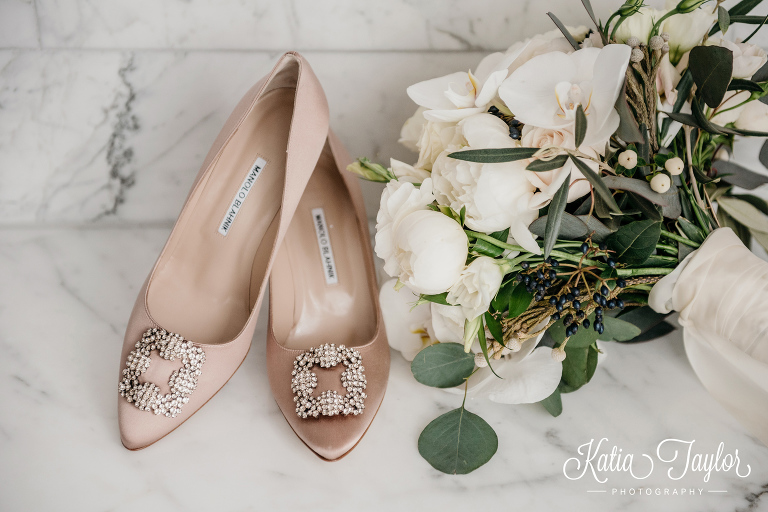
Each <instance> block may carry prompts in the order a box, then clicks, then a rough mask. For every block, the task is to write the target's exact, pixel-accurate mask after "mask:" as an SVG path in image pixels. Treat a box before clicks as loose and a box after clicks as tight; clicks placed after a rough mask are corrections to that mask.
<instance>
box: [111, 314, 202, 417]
mask: <svg viewBox="0 0 768 512" xmlns="http://www.w3.org/2000/svg"><path fill="white" fill-rule="evenodd" d="M153 350H157V351H158V352H159V353H160V357H162V358H163V359H166V360H168V361H175V360H176V359H181V362H182V364H183V366H182V367H181V368H179V369H178V370H175V371H174V372H173V373H172V374H171V377H170V379H168V385H169V386H170V388H171V392H170V393H167V394H165V395H163V394H162V393H161V392H160V388H159V387H158V386H157V385H156V384H154V383H152V382H139V377H140V376H141V375H142V374H143V373H144V372H146V371H147V370H148V369H149V364H150V358H149V355H150V353H151V352H152V351H153ZM203 363H205V352H203V349H202V348H200V347H197V346H195V345H193V344H192V342H191V341H189V340H185V339H184V337H183V336H180V335H178V334H176V333H173V332H168V331H166V330H165V329H158V328H151V329H148V330H147V332H145V333H144V335H143V336H142V337H141V340H139V341H138V342H136V348H135V349H134V350H132V351H131V353H130V354H128V358H127V360H126V361H125V368H124V369H123V380H122V381H121V382H120V387H119V390H120V396H122V397H124V398H125V399H126V400H128V402H130V403H132V404H133V405H135V406H136V407H137V408H138V409H141V410H142V411H152V412H154V413H155V414H163V415H165V416H166V417H168V418H175V417H176V415H177V414H179V413H180V412H181V408H182V406H183V405H184V404H186V403H187V402H189V395H191V394H192V392H193V391H194V390H195V388H197V379H198V377H200V374H201V372H200V369H201V368H202V366H203Z"/></svg>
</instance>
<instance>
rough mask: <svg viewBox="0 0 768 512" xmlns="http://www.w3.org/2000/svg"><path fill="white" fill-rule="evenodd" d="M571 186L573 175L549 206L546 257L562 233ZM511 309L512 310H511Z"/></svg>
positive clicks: (545, 236)
mask: <svg viewBox="0 0 768 512" xmlns="http://www.w3.org/2000/svg"><path fill="white" fill-rule="evenodd" d="M570 184H571V174H570V173H568V176H566V177H565V180H564V181H563V183H562V185H560V188H558V189H557V192H555V195H554V196H553V197H552V202H551V203H550V204H549V213H548V214H547V228H546V233H545V235H544V257H545V258H547V257H549V253H550V252H552V248H553V247H554V246H555V242H556V241H557V236H558V234H559V233H560V224H561V222H562V220H563V212H564V211H565V205H566V204H567V202H568V187H569V185H570ZM510 309H511V308H510Z"/></svg>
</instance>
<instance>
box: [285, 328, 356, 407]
mask: <svg viewBox="0 0 768 512" xmlns="http://www.w3.org/2000/svg"><path fill="white" fill-rule="evenodd" d="M339 363H342V364H343V365H344V366H345V367H346V368H345V370H344V372H343V373H342V374H341V385H342V386H343V387H344V389H346V390H347V394H346V395H344V396H342V395H340V394H339V393H337V392H336V391H332V390H325V391H323V392H322V393H320V396H318V397H314V396H312V392H313V391H314V389H315V388H316V387H317V374H316V373H315V372H313V371H312V368H314V367H315V365H319V366H320V367H321V368H332V367H334V366H336V365H337V364H339ZM364 371H365V368H364V367H363V359H362V356H361V355H360V352H358V351H357V350H355V349H352V348H347V347H345V346H344V345H339V346H338V347H337V346H336V345H334V344H333V343H331V344H330V345H329V344H327V343H326V344H324V345H320V346H319V347H316V348H315V347H313V348H310V349H309V350H307V351H306V352H303V353H302V354H300V355H299V356H297V357H296V359H295V360H294V361H293V371H292V372H291V375H292V379H291V390H292V391H293V393H294V394H295V395H296V396H294V397H293V401H294V402H296V414H298V415H299V417H300V418H304V419H306V418H309V417H312V418H317V417H318V416H320V415H323V416H336V415H344V416H348V415H350V414H352V415H355V416H357V415H358V414H362V413H363V409H365V403H364V402H365V399H366V397H367V396H368V395H366V394H365V392H364V390H365V386H366V384H367V381H366V378H365V373H364Z"/></svg>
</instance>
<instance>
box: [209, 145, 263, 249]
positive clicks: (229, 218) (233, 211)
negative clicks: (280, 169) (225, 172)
mask: <svg viewBox="0 0 768 512" xmlns="http://www.w3.org/2000/svg"><path fill="white" fill-rule="evenodd" d="M266 165H267V161H266V160H264V159H263V158H261V157H259V158H257V159H256V161H255V162H254V163H253V165H252V166H251V170H250V171H248V175H247V176H246V177H245V180H243V184H242V185H240V188H239V189H237V193H236V194H235V198H234V199H232V204H230V205H229V208H228V209H227V213H226V214H224V218H223V219H222V220H221V225H220V226H219V233H221V234H222V235H224V236H227V233H229V229H230V228H231V227H232V224H233V223H234V222H235V217H237V214H238V212H239V211H240V208H241V207H242V206H243V203H245V198H246V197H248V194H249V193H250V191H251V189H252V188H253V184H254V183H256V180H257V179H258V178H259V175H260V174H261V171H263V170H264V167H265V166H266Z"/></svg>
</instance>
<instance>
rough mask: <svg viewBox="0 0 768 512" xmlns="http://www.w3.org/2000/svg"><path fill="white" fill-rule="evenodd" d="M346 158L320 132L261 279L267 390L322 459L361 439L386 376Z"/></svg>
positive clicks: (367, 251) (364, 224)
mask: <svg viewBox="0 0 768 512" xmlns="http://www.w3.org/2000/svg"><path fill="white" fill-rule="evenodd" d="M350 162H351V159H350V158H349V156H348V155H347V153H346V151H345V150H344V148H343V146H342V145H341V143H340V142H339V141H338V139H337V138H336V137H335V136H334V134H333V133H329V136H328V144H327V145H326V146H325V149H324V150H323V153H322V155H320V159H319V160H318V162H317V167H316V168H315V171H314V173H313V174H312V177H311V178H310V180H309V184H308V185H307V188H306V190H305V191H304V195H303V196H302V198H301V201H300V202H299V206H298V207H297V208H296V213H295V215H294V217H293V220H292V221H291V225H290V227H289V228H288V232H287V233H286V235H285V239H284V240H283V245H282V247H281V248H280V251H279V253H278V256H277V261H276V262H275V266H274V267H273V269H272V276H271V278H270V287H269V327H268V334H267V369H268V373H269V382H270V385H271V387H272V393H273V395H274V397H275V400H276V401H277V404H278V406H279V407H280V410H281V411H282V413H283V415H284V416H285V418H286V419H287V420H288V423H289V424H290V426H291V428H292V429H293V430H294V432H295V433H296V435H298V436H299V438H300V439H301V440H302V441H303V442H304V443H305V444H306V445H307V446H308V447H309V448H310V449H311V450H312V451H314V452H315V453H316V454H317V455H319V456H320V457H321V458H323V459H326V460H337V459H339V458H341V457H343V456H344V455H346V454H347V453H348V452H349V451H350V450H352V448H354V447H355V445H356V444H357V443H358V442H359V441H360V439H361V438H362V437H363V435H364V434H365V432H366V431H367V429H368V427H369V426H370V424H371V422H372V421H373V418H374V416H375V415H376V412H377V411H378V409H379V406H380V405H381V401H382V399H383V398H384V391H385V389H386V386H387V379H388V377H389V345H388V343H387V338H386V334H385V331H384V324H383V321H382V316H381V311H380V309H379V302H378V297H379V295H378V291H377V290H378V287H377V285H376V277H375V273H374V265H373V253H372V251H371V243H370V235H369V234H368V221H367V217H366V214H365V207H364V205H363V197H362V194H361V191H360V184H359V182H358V179H357V177H356V176H355V175H353V174H352V173H349V172H346V171H345V170H343V169H345V167H346V165H347V164H348V163H350Z"/></svg>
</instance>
